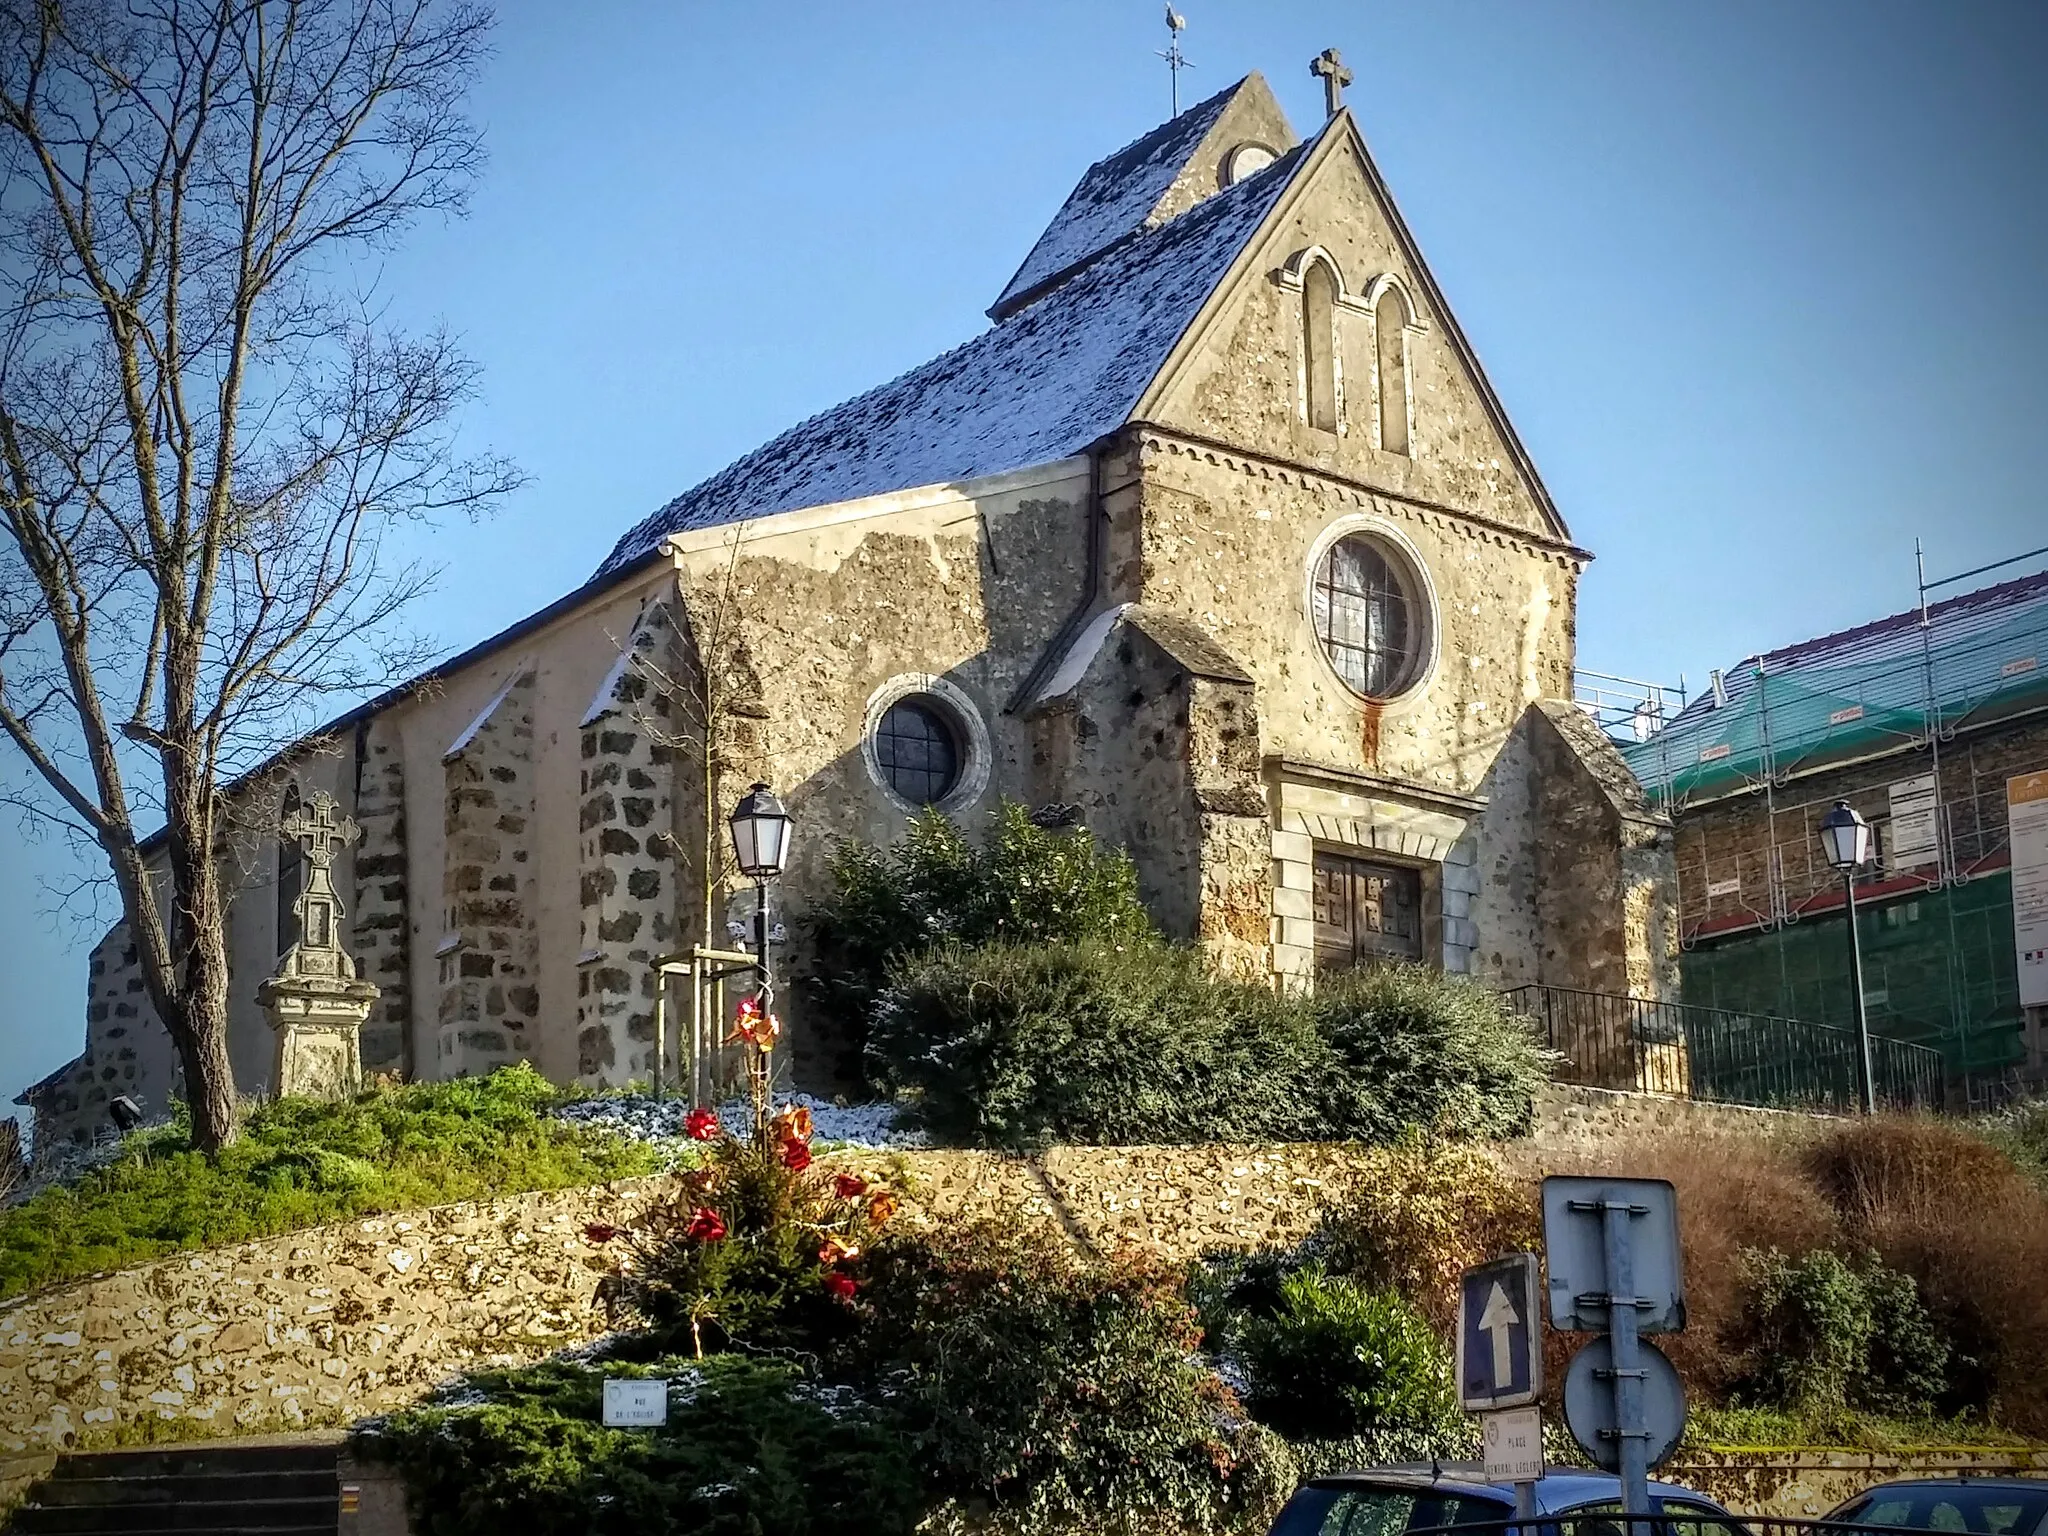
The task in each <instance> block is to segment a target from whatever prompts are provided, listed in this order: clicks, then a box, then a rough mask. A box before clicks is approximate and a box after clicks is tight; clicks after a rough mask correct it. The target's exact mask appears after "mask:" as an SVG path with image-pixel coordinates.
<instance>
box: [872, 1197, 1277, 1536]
mask: <svg viewBox="0 0 2048 1536" xmlns="http://www.w3.org/2000/svg"><path fill="white" fill-rule="evenodd" d="M1181 1279H1182V1277H1181V1275H1180V1274H1179V1273H1178V1272H1175V1271H1169V1270H1165V1269H1161V1268H1157V1267H1151V1266H1147V1265H1145V1264H1142V1263H1137V1262H1114V1263H1108V1264H1101V1263H1084V1262H1082V1261H1080V1260H1078V1259H1077V1258H1075V1257H1074V1255H1073V1254H1072V1252H1071V1251H1070V1250H1069V1249H1068V1248H1067V1246H1066V1245H1065V1244H1064V1243H1063V1242H1062V1241H1061V1240H1060V1239H1059V1237H1058V1236H1057V1235H1056V1234H1053V1233H1050V1232H1047V1231H1045V1230H1043V1229H1034V1228H1012V1227H1002V1226H988V1225H983V1226H975V1227H969V1228H966V1229H963V1230H958V1231H953V1232H948V1233H942V1234H935V1235H930V1236H920V1237H916V1238H898V1239H892V1240H890V1241H888V1242H885V1243H884V1244H882V1245H881V1246H880V1247H879V1248H878V1249H877V1250H876V1252H875V1253H874V1255H873V1256H872V1259H871V1262H870V1265H869V1268H868V1289H867V1290H866V1292H865V1293H864V1295H863V1300H862V1303H861V1306H860V1313H861V1317H862V1320H863V1325H862V1326H861V1328H860V1329H859V1331H858V1332H857V1333H855V1334H854V1335H852V1337H851V1338H850V1339H849V1340H848V1341H847V1343H846V1344H845V1345H844V1346H843V1347H842V1348H841V1350H840V1351H839V1352H838V1355H837V1358H836V1367H835V1368H836V1369H838V1370H840V1371H844V1372H848V1373H851V1375H852V1377H853V1379H856V1380H871V1381H875V1382H877V1383H878V1384H887V1385H889V1386H890V1387H891V1401H892V1403H893V1405H894V1406H896V1407H897V1408H898V1409H899V1411H900V1412H901V1413H902V1414H903V1415H904V1419H905V1421H906V1423H907V1424H908V1425H909V1426H910V1428H911V1431H912V1433H913V1434H914V1435H915V1436H916V1439H917V1443H918V1445H919V1458H920V1461H921V1462H922V1464H923V1465H924V1467H925V1469H926V1472H927V1474H928V1476H929V1477H930V1479H931V1481H932V1486H933V1488H934V1490H935V1491H936V1492H937V1493H940V1494H942V1495H946V1496H950V1497H951V1498H952V1499H953V1500H954V1501H956V1503H957V1504H958V1505H960V1506H962V1507H980V1506H982V1505H986V1506H987V1507H989V1508H991V1509H993V1510H994V1511H995V1512H996V1513H997V1514H998V1516H999V1517H1000V1521H1001V1524H1002V1528H1004V1529H1018V1530H1025V1531H1037V1530H1040V1529H1046V1528H1058V1527H1061V1526H1063V1525H1068V1524H1073V1525H1077V1526H1086V1527H1087V1528H1088V1529H1121V1528H1124V1527H1125V1526H1126V1525H1128V1524H1131V1523H1134V1522H1135V1523H1140V1524H1142V1523H1146V1522H1150V1521H1155V1520H1157V1521H1161V1522H1178V1523H1177V1524H1173V1525H1172V1527H1171V1528H1173V1529H1176V1530H1185V1531H1190V1532H1195V1531H1211V1530H1219V1529H1227V1528H1230V1527H1232V1526H1234V1525H1238V1524H1244V1523H1250V1524H1251V1525H1252V1526H1253V1527H1254V1528H1256V1529H1260V1530H1263V1529H1264V1526H1263V1524H1260V1523H1259V1522H1261V1521H1263V1520H1264V1519H1266V1518H1268V1517H1269V1516H1270V1513H1271V1511H1272V1508H1273V1507H1274V1506H1275V1505H1276V1504H1277V1503H1278V1502H1279V1501H1280V1500H1281V1499H1284V1498H1285V1497H1286V1495H1287V1493H1288V1492H1290V1491H1291V1490H1292V1487H1293V1483H1292V1480H1291V1471H1290V1467H1289V1464H1288V1461H1287V1458H1286V1456H1285V1454H1284V1450H1283V1449H1282V1448H1281V1447H1280V1446H1278V1445H1277V1443H1276V1442H1275V1441H1274V1440H1273V1439H1272V1437H1271V1436H1270V1435H1268V1434H1266V1433H1265V1432H1264V1431H1262V1430H1260V1429H1259V1428H1258V1426H1256V1425H1253V1424H1249V1423H1247V1422H1245V1421H1244V1418H1243V1415H1242V1413H1241V1412H1240V1411H1239V1409H1238V1407H1237V1404H1236V1402H1235V1400H1234V1399H1233V1398H1232V1397H1231V1395H1230V1393H1229V1392H1228V1390H1227V1389H1225V1388H1224V1386H1223V1384H1222V1383H1221V1382H1220V1381H1219V1380H1218V1379H1217V1378H1216V1376H1215V1374H1214V1373H1213V1372H1211V1371H1209V1370H1207V1369H1205V1368H1204V1367H1203V1366H1202V1365H1201V1363H1200V1362H1199V1361H1198V1360H1197V1359H1196V1358H1195V1357H1194V1355H1193V1350H1194V1346H1195V1343H1196V1341H1197V1338H1198V1330H1197V1328H1196V1325H1195V1317H1194V1312H1193V1309H1192V1308H1191V1307H1190V1306H1189V1305H1188V1302H1187V1300H1186V1298H1185V1296H1184V1295H1183V1293H1182V1288H1181Z"/></svg>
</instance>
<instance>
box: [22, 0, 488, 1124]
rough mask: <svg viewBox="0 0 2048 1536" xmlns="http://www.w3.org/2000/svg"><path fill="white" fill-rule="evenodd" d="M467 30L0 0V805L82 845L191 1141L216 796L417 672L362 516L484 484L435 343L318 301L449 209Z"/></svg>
mask: <svg viewBox="0 0 2048 1536" xmlns="http://www.w3.org/2000/svg"><path fill="white" fill-rule="evenodd" d="M489 25H490V18H489V15H488V13H487V12H485V11H484V10H482V9H480V8H478V7H477V6H475V5H472V4H467V3H464V0H63V3H61V4H60V3H57V0H0V526H4V530H5V536H4V537H0V732H4V735H5V737H6V739H7V740H9V741H10V742H12V743H13V745H14V746H15V747H16V748H17V749H19V751H20V752H21V754H22V757H23V760H24V761H25V762H26V764H27V765H28V767H29V769H30V770H31V777H30V778H29V779H28V780H26V781H24V782H25V783H28V784H32V785H37V786H40V793H41V796H42V797H43V798H42V799H39V800H37V799H34V798H33V797H32V796H31V795H30V794H29V793H28V791H26V790H21V791H16V790H11V789H10V790H8V791H6V792H5V794H0V798H4V799H6V800H7V801H8V803H10V804H13V805H15V806H17V807H18V808H21V809H25V810H26V809H29V808H30V806H31V804H33V806H34V809H33V811H32V812H31V814H33V815H36V816H40V817H42V818H44V820H45V821H46V822H48V823H49V824H51V825H62V826H64V827H66V828H68V829H70V830H71V831H73V832H76V831H79V830H86V831H89V832H90V834H91V836H92V837H93V839H94V840H95V841H96V842H97V843H98V844H99V847H100V849H101V851H102V854H103V856H104V858H105V860H106V863H107V867H108V870H109V872H110V875H111V878H112V880H113V883H114V885H115V886H116V887H117V889H118V891H119V893H120V899H121V906H122V909H123V913H124V915H125V916H126V918H127V921H128V923H129V926H130V929H131V931H132V933H133V935H134V938H135V942H136V945H137V949H138V953H139V957H140V959H141V962H142V971H143V975H144V978H145V981H146V983H147V985H148V988H149V995H150V1001H151V1002H152V1004H153V1005H154V1006H155V1008H156V1011H157V1013H158V1016H159V1017H160V1018H161V1019H162V1020H163V1022H164V1024H165V1026H166V1028H168V1029H169V1031H170V1033H171V1036H172V1039H173V1040H174V1042H175V1043H176V1044H177V1047H178V1050H179V1054H180V1058H181V1060H182V1062H183V1065H184V1069H185V1079H186V1090H187V1093H188V1096H190V1098H191V1100H192V1107H193V1112H194V1123H195V1132H196V1135H197V1137H198V1139H199V1140H200V1142H201V1143H202V1144H203V1145H209V1146H217V1145H221V1144H223V1143H224V1142H225V1141H226V1140H227V1139H228V1138H229V1137H230V1136H231V1135H232V1134H233V1101H232V1081H231V1078H230V1077H229V1075H228V1069H227V1057H226V997H227V993H226V984H227V965H226V944H225V938H224V925H225V921H226V911H227V903H228V899H229V895H230V893H231V889H232V887H231V885H230V884H229V883H227V882H228V880H229V879H230V878H231V877H232V875H233V874H234V871H233V869H232V868H231V867H225V866H224V864H223V860H224V859H226V860H228V861H229V863H230V864H231V863H232V855H231V854H228V853H225V852H224V849H226V848H227V847H228V844H229V843H231V842H232V841H233V834H234V832H235V830H236V828H237V827H238V826H240V825H241V819H240V817H239V816H238V813H237V811H236V809H235V808H234V807H232V806H230V805H228V804H227V803H226V801H225V799H224V797H223V794H222V785H223V784H224V783H225V782H226V781H227V780H228V779H229V778H230V777H231V776H232V775H233V774H234V773H235V772H237V771H238V770H240V769H243V768H246V767H248V766H250V765H253V764H254V763H255V762H257V761H258V760H260V759H261V758H263V757H266V756H268V755H270V754H271V753H273V752H274V751H276V750H277V749H278V748H279V747H280V746H281V745H283V744H285V743H287V742H290V741H292V740H293V739H294V738H296V737H298V736H300V735H302V734H303V733H304V732H305V731H306V730H307V729H308V728H309V727H311V726H312V725H313V724H315V723H316V718H315V717H316V714H317V712H319V711H320V710H323V709H325V708H327V707H328V704H329V701H330V700H334V699H339V698H343V697H350V696H354V697H360V696H361V695H362V694H363V693H364V692H366V691H369V690H372V689H375V688H377V687H380V686H384V685H388V684H389V683H392V682H395V681H397V680H398V678H399V676H400V675H402V672H403V671H404V670H410V669H411V668H413V667H416V666H417V665H418V664H419V663H420V662H422V661H423V660H424V659H425V657H424V654H423V648H422V647H420V646H419V645H418V644H417V642H415V641H414V640H412V638H411V637H409V636H407V635H405V634H404V633H403V632H402V631H400V630H399V629H398V627H397V626H398V621H399V620H400V618H401V615H402V612H403V610H404V608H405V607H406V605H407V604H408V603H409V602H410V601H411V600H412V599H413V598H415V597H417V596H418V595H419V594H420V593H421V592H422V591H424V590H425V587H426V583H427V576H428V573H426V572H424V571H423V570H421V569H420V568H419V567H417V566H413V565H409V564H402V563H394V562H392V561H391V560H389V559H388V558H387V557H386V548H387V540H388V535H389V534H390V532H391V530H392V529H393V528H394V527H396V526H398V525H400V524H403V523H405V522H407V521H409V520H414V519H420V518H427V517H433V516H436V515H439V514H441V513H443V512H446V511H449V510H459V511H467V512H475V511H478V510H480V509H484V508H487V507H488V506H490V505H491V504H492V503H493V502H495V500H496V499H497V498H499V497H500V496H502V495H503V494H504V493H505V492H507V491H508V490H510V489H511V488H513V487H514V486H515V485H517V484H518V483H519V476H518V474H517V472H516V471H515V470H514V469H513V468H512V467H511V466H510V465H508V464H507V463H505V462H504V461H503V460H500V459H496V458H491V457H483V458H463V457H460V456H459V455H458V453H457V450H456V444H455V439H454V426H455V422H456V419H457V417H458V415H459V413H460V411H461V408H462V406H463V405H464V404H465V403H466V402H467V400H468V399H469V398H470V397H471V395H472V393H473V391H474V388H475V383H476V375H475V371H474V369H473V368H472V367H471V365H470V364H469V363H468V362H467V361H466V360H465V359H464V358H463V357H462V356H461V355H460V353H459V352H458V351H457V349H456V348H455V346H454V345H453V344H452V342H451V341H450V340H449V339H448V338H447V337H446V336H443V335H439V334H430V335H427V336H425V337H412V336H407V335H405V334H403V333H401V332H399V331H396V330H394V329H392V328H391V327H389V326H387V325H386V324H384V322H383V320H382V317H381V316H379V315H377V314H376V313H374V312H373V311H371V310H370V309H369V308H368V306H367V305H366V304H365V303H364V302H363V300H362V299H361V297H360V296H359V295H357V296H350V295H347V294H345V293H344V292H342V291H341V290H339V289H336V288H334V287H333V284H334V282H335V274H337V273H343V272H346V271H348V270H349V264H350V261H351V259H352V258H353V257H355V256H359V255H360V254H361V253H363V252H364V251H367V250H375V249H381V248H385V247H388V246H389V244H390V243H391V242H393V241H394V240H395V239H397V238H398V237H399V236H400V235H401V234H402V233H403V232H404V231H405V230H406V229H407V228H409V227H410V226H411V224H412V223H413V222H414V221H415V220H416V219H417V218H418V217H419V216H421V215H422V214H426V213H460V212H461V211H462V210H463V208H464V206H465V199H466V196H467V192H468V188H469V186H470V185H471V183H472V182H473V180H474V178H475V176H476V173H477V172H478V170H479V169H480V168H481V165H482V161H483V149H482V142H481V138H480V136H479V134H478V132H477V130H476V128H475V126H474V125H473V124H472V123H470V122H469V120H468V119H467V118H466V117H465V116H464V115H463V111H462V99H463V95H464V93H465V91H466V90H467V88H468V85H469V83H470V81H471V80H472V79H473V77H474V75H475V72H476V70H477V68H478V66H479V64H480V62H481V60H482V57H483V54H484V47H485V39H486V35H487V33H488V30H489ZM111 698H118V699H119V700H121V701H123V702H128V703H129V707H128V708H127V709H125V711H118V712H115V711H110V708H109V705H108V703H107V701H108V700H109V699H111ZM131 701H132V702H131ZM138 814H140V815H145V816H152V815H157V814H160V815H161V816H162V818H163V823H164V826H163V832H162V834H161V854H160V855H159V854H157V853H156V852H155V851H152V852H151V853H150V854H149V855H148V856H147V857H145V854H144V852H143V844H142V842H141V840H140V838H139V837H138V835H137V817H138ZM159 858H160V861H161V866H162V867H161V868H157V865H158V861H159ZM166 876H167V878H166ZM172 914H175V915H174V916H173V915H172Z"/></svg>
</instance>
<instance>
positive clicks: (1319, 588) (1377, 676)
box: [1309, 533, 1430, 700]
mask: <svg viewBox="0 0 2048 1536" xmlns="http://www.w3.org/2000/svg"><path fill="white" fill-rule="evenodd" d="M1309 609H1310V612H1311V614H1312V615H1313V617H1314V620H1315V628H1316V639H1318V640H1319V641H1321V642H1322V647H1323V654H1324V655H1325V656H1326V657H1328V658H1329V662H1330V665H1331V667H1333V668H1334V669H1335V670H1336V673H1337V675H1338V676H1339V677H1340V678H1342V679H1343V680H1344V686H1345V687H1347V688H1349V689H1350V690H1351V691H1352V692H1353V693H1355V694H1357V695H1358V696H1359V697H1360V698H1365V699H1374V700H1384V699H1391V698H1395V697H1397V696H1398V695H1400V694H1403V693H1405V692H1407V691H1408V690H1409V689H1410V688H1412V687H1414V686H1415V685H1416V683H1418V682H1420V681H1421V680H1422V674H1423V673H1424V671H1425V670H1427V664H1428V659H1429V638H1430V635H1429V628H1430V614H1429V599H1428V596H1427V592H1426V588H1425V587H1424V584H1423V581H1422V578H1421V575H1420V574H1419V573H1418V572H1417V571H1416V569H1415V567H1414V565H1413V563H1412V562H1411V561H1410V560H1409V558H1408V556H1407V554H1406V553H1405V552H1404V551H1402V550H1400V549H1398V548H1397V547H1395V546H1394V545H1393V544H1392V543H1391V542H1389V541H1388V540H1386V539H1382V538H1378V537H1376V536H1374V535H1373V534H1370V533H1348V534H1345V535H1344V536H1343V537H1341V538H1338V539H1335V540H1333V541H1332V542H1331V544H1330V546H1329V547H1328V548H1327V549H1325V550H1324V551H1323V553H1322V556H1321V558H1320V559H1318V560H1317V561H1316V566H1315V571H1314V574H1313V576H1312V578H1311V581H1310V586H1309Z"/></svg>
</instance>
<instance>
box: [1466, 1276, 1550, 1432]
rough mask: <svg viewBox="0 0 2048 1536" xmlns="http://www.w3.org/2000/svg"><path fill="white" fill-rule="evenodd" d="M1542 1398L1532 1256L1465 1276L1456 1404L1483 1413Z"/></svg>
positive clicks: (1537, 1301)
mask: <svg viewBox="0 0 2048 1536" xmlns="http://www.w3.org/2000/svg"><path fill="white" fill-rule="evenodd" d="M1542 1392H1543V1327H1542V1292H1541V1291H1540V1290H1539V1289H1538V1288H1537V1284H1536V1255H1535V1254H1533V1253H1517V1254H1514V1255H1511V1256H1510V1257H1508V1258H1505V1259H1495V1260H1493V1261H1492V1262H1491V1263H1488V1264H1481V1265H1479V1266H1478V1267H1477V1268H1476V1269H1468V1270H1466V1271H1465V1277H1464V1281H1463V1283H1462V1284H1461V1286H1460V1288H1459V1295H1458V1399H1459V1401H1460V1402H1462V1403H1463V1404H1464V1405H1465V1407H1466V1408H1467V1409H1469V1410H1470V1411H1472V1412H1474V1413H1482V1412H1485V1411H1486V1410H1488V1409H1492V1408H1513V1407H1516V1406H1518V1405H1520V1404H1522V1403H1533V1402H1535V1401H1536V1399H1537V1398H1538V1397H1540V1396H1541V1395H1542Z"/></svg>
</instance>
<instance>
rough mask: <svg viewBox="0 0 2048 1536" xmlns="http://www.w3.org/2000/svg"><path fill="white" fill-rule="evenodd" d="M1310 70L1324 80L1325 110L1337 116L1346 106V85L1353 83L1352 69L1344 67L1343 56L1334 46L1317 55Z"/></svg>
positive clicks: (1330, 114)
mask: <svg viewBox="0 0 2048 1536" xmlns="http://www.w3.org/2000/svg"><path fill="white" fill-rule="evenodd" d="M1308 72H1309V73H1310V74H1312V75H1315V76H1317V77H1319V78H1320V79H1321V80H1322V82H1323V110H1324V112H1325V113H1327V114H1328V115H1329V116H1331V117H1335V116H1336V115H1337V113H1338V112H1339V111H1340V110H1342V108H1343V106H1344V87H1345V86H1347V85H1349V84H1350V83H1351V71H1350V70H1348V69H1346V68H1345V67H1344V60H1343V57H1342V56H1341V55H1340V54H1339V53H1338V52H1337V50H1336V49H1334V48H1325V49H1324V50H1323V51H1322V52H1321V53H1319V54H1317V55H1316V56H1315V60H1314V62H1313V63H1311V64H1310V65H1309V67H1308Z"/></svg>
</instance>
